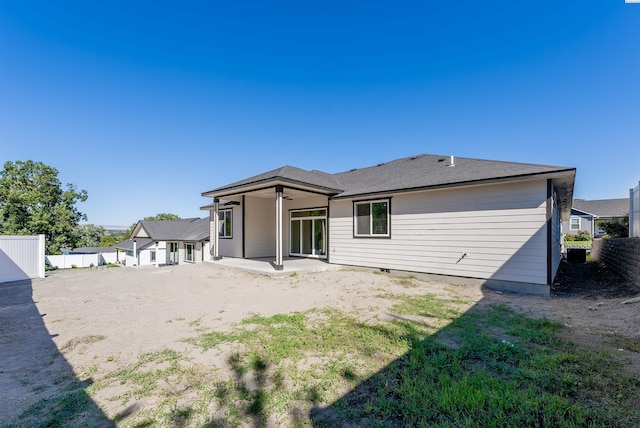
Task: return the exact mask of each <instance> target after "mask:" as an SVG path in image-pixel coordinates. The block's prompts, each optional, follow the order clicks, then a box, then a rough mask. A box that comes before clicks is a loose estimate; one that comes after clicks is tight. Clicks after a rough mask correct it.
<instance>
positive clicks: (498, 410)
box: [309, 305, 640, 427]
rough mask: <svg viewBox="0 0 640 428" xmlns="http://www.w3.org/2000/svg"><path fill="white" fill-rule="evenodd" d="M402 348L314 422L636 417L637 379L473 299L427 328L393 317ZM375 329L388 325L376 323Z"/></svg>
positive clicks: (317, 410)
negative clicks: (437, 327)
mask: <svg viewBox="0 0 640 428" xmlns="http://www.w3.org/2000/svg"><path fill="white" fill-rule="evenodd" d="M395 322H397V323H400V324H401V325H402V326H403V331H402V330H401V331H400V333H399V334H401V335H402V337H403V338H404V339H405V340H406V341H407V343H408V344H409V346H408V348H409V351H408V352H406V353H405V354H403V355H402V356H401V357H399V358H397V359H396V360H394V361H393V362H391V363H390V364H388V365H387V366H385V367H384V368H382V369H381V370H380V371H378V372H376V373H375V374H373V375H372V376H370V377H368V378H366V379H364V380H363V381H362V382H361V383H360V384H358V385H357V386H356V387H355V388H353V389H351V390H350V391H349V392H348V393H346V394H345V395H343V396H342V397H340V398H339V399H337V400H336V401H334V402H333V403H331V404H330V405H328V406H326V407H325V406H321V405H316V406H314V407H312V409H311V410H310V412H309V418H310V420H311V423H312V424H313V426H316V427H354V426H377V427H404V426H443V427H444V426H465V427H483V426H491V425H493V426H536V427H538V426H540V427H541V426H554V427H570V426H591V425H593V426H637V424H638V423H640V408H638V406H637V403H635V400H634V398H633V397H634V396H635V395H636V394H638V393H640V381H638V380H635V379H633V378H632V377H626V376H624V375H623V374H621V364H622V363H621V362H620V361H618V360H616V359H615V358H612V357H611V356H607V355H604V354H603V355H599V354H589V353H587V352H586V351H584V350H581V349H579V348H577V347H575V346H574V345H572V344H571V343H569V342H566V341H564V340H563V339H561V338H559V336H558V335H556V334H555V333H556V331H557V330H559V329H560V328H562V327H561V325H560V324H558V323H555V322H552V321H549V320H546V319H531V318H527V317H525V316H522V315H519V314H517V313H516V312H515V311H513V310H512V309H510V308H508V307H507V306H503V305H476V306H475V307H474V308H472V309H471V310H469V311H467V312H465V313H464V314H463V315H461V316H460V317H458V318H456V319H455V320H453V321H452V322H451V323H450V324H449V325H448V326H446V327H445V328H443V329H441V330H439V331H438V332H437V333H435V334H431V335H428V334H425V333H424V330H423V329H422V325H421V323H420V322H419V321H413V320H409V319H399V318H398V319H397V320H396V321H395ZM376 328H378V329H380V331H381V332H382V333H384V334H390V333H393V332H396V333H398V329H397V328H393V329H389V328H388V326H384V325H382V326H377V327H376Z"/></svg>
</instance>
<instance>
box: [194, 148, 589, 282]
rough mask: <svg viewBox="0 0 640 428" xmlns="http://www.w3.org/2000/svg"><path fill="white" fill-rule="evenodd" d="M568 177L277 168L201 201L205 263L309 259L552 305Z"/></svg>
mask: <svg viewBox="0 0 640 428" xmlns="http://www.w3.org/2000/svg"><path fill="white" fill-rule="evenodd" d="M575 172H576V171H575V168H568V167H558V166H548V165H535V164H525V163H514V162H501V161H490V160H480V159H469V158H454V157H445V156H437V155H418V156H413V157H407V158H402V159H397V160H394V161H391V162H387V163H381V164H378V165H376V166H372V167H368V168H362V169H353V170H350V171H345V172H341V173H336V174H330V173H326V172H322V171H318V170H312V171H307V170H304V169H300V168H296V167H292V166H284V167H282V168H278V169H275V170H272V171H268V172H265V173H262V174H259V175H256V176H254V177H250V178H247V179H244V180H241V181H237V182H235V183H231V184H227V185H224V186H221V187H218V188H215V189H213V190H209V191H206V192H203V193H202V196H204V197H210V198H213V203H212V204H210V205H207V206H205V207H203V209H205V210H209V211H210V223H211V227H210V229H211V237H210V241H211V245H212V250H211V259H212V260H218V259H220V258H221V257H242V258H262V257H269V258H272V260H274V261H275V262H274V267H275V269H282V268H283V263H284V257H285V256H288V257H317V258H321V259H325V260H326V261H327V262H329V263H335V264H339V265H347V266H359V267H367V268H375V269H382V270H384V271H392V270H393V271H398V272H414V273H424V274H438V275H446V276H449V277H452V276H453V277H462V278H478V279H481V280H482V282H483V284H485V285H486V286H489V287H492V288H496V289H505V290H516V291H522V292H530V293H540V294H548V293H549V291H550V285H551V284H552V283H553V279H554V276H555V274H556V271H557V268H558V265H559V263H560V259H561V233H560V221H561V219H562V220H568V219H569V215H570V209H571V200H572V195H573V186H574V180H575Z"/></svg>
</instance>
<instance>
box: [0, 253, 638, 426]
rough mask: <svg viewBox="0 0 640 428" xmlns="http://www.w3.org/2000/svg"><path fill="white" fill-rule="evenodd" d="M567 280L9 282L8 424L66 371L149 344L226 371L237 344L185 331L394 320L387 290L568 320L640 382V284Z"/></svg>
mask: <svg viewBox="0 0 640 428" xmlns="http://www.w3.org/2000/svg"><path fill="white" fill-rule="evenodd" d="M559 278H560V280H559V283H558V284H557V285H556V287H555V289H554V295H553V296H552V297H548V298H547V297H537V296H525V295H517V294H512V293H500V292H494V291H491V290H486V289H482V288H481V287H478V286H452V285H448V284H444V283H434V282H423V281H410V283H411V284H408V282H407V281H404V280H401V279H398V278H397V277H390V276H387V275H383V274H378V273H373V272H367V271H355V270H344V271H337V272H323V273H314V274H301V275H292V276H289V277H283V278H269V277H265V276H258V275H253V274H248V273H242V272H238V271H234V270H230V269H227V268H221V267H217V266H214V265H211V264H201V265H182V266H172V267H162V268H147V269H142V268H141V269H125V268H113V269H104V270H67V271H57V272H54V273H52V274H51V275H49V276H48V277H47V278H46V279H44V280H35V281H33V282H26V283H25V282H23V283H11V284H0V361H1V363H0V364H1V366H0V422H2V423H8V424H11V423H12V421H15V420H16V418H17V417H18V415H20V414H21V413H22V412H23V411H24V409H26V408H27V407H28V406H29V405H32V404H33V403H35V402H37V401H38V400H40V399H42V398H43V397H47V396H51V395H53V394H56V393H58V392H59V391H60V390H61V389H62V388H65V385H66V384H67V383H68V381H69V379H75V380H77V381H80V382H85V383H86V384H90V383H91V382H92V381H93V379H99V378H100V377H101V376H104V375H105V374H106V373H110V372H113V371H114V370H117V369H118V368H119V367H123V366H126V365H128V364H133V363H134V362H136V361H137V359H138V357H139V356H140V355H141V354H143V353H146V352H155V351H160V350H162V349H167V348H169V349H174V350H176V351H179V352H181V353H183V354H184V355H186V356H188V358H189V361H190V362H191V363H193V364H202V365H206V366H209V367H216V368H220V367H224V366H225V364H224V361H226V360H227V359H228V357H229V355H228V353H229V352H231V350H229V349H217V348H214V349H210V350H208V351H203V350H202V349H201V348H197V347H195V346H193V345H192V344H190V343H189V342H186V341H185V339H188V338H193V337H195V336H197V335H198V334H199V333H200V332H203V331H209V330H216V331H228V330H230V329H231V328H232V327H233V325H234V323H237V322H239V321H241V320H242V319H243V318H245V317H247V316H248V315H250V314H260V315H263V316H271V315H274V314H277V313H291V312H293V311H306V310H309V309H313V308H336V309H340V310H343V311H345V312H349V313H355V314H357V315H358V316H360V317H361V318H365V319H366V318H373V317H378V318H388V317H390V314H389V313H388V308H389V307H390V305H391V302H390V301H388V300H385V299H384V298H382V297H381V296H382V295H383V294H386V293H392V294H415V295H418V294H426V293H430V294H435V295H439V296H447V297H451V296H455V297H456V298H461V299H464V300H466V301H469V302H470V304H469V308H471V307H472V306H476V305H479V306H482V305H489V304H494V303H504V304H508V305H510V306H512V307H514V308H516V309H517V310H519V311H521V312H523V313H524V314H525V315H529V316H533V317H547V318H550V319H554V320H558V321H561V322H562V323H563V324H565V325H566V326H567V328H566V329H565V330H564V334H565V335H566V337H567V338H569V339H571V340H573V341H575V342H577V343H578V344H581V345H584V346H586V347H588V348H589V349H609V350H612V349H613V350H615V352H616V353H618V354H619V355H620V356H621V357H623V358H625V359H627V360H628V362H629V363H628V368H629V371H630V372H631V373H633V374H634V375H635V376H637V377H638V378H640V353H639V352H638V350H637V349H636V350H635V351H634V350H629V349H625V347H624V344H626V343H635V344H638V343H640V342H639V340H640V339H639V338H640V302H639V303H628V304H623V302H625V301H627V300H629V299H631V298H633V297H635V296H637V295H639V294H640V287H638V285H636V284H632V283H629V282H625V281H623V280H622V279H621V278H619V277H617V276H615V275H614V274H612V273H611V272H608V271H607V270H606V269H605V268H603V267H602V266H599V265H597V264H593V263H590V264H584V265H563V270H562V272H561V274H560V275H559ZM629 340H631V342H629ZM116 389H117V388H116ZM117 393H118V391H117V390H114V388H106V389H103V390H99V391H98V392H97V395H96V396H95V397H94V401H95V402H96V404H97V406H96V409H95V411H96V412H103V413H104V416H106V418H109V419H113V418H114V417H115V415H119V417H120V418H122V420H126V418H127V417H128V415H132V414H135V413H136V412H138V411H140V410H141V409H144V408H148V407H152V406H153V405H154V404H155V401H154V400H155V398H153V397H151V398H150V397H146V398H141V399H139V400H133V401H131V402H129V403H127V404H126V405H124V406H123V405H122V403H121V402H119V401H114V400H110V399H109V398H110V397H112V396H113V395H116V394H117ZM98 406H99V408H98ZM0 425H2V424H0Z"/></svg>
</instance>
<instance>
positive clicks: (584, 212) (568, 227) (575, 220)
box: [562, 198, 629, 238]
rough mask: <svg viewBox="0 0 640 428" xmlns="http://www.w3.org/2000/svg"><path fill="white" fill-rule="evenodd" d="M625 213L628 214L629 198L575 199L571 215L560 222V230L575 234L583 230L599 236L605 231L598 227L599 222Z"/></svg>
mask: <svg viewBox="0 0 640 428" xmlns="http://www.w3.org/2000/svg"><path fill="white" fill-rule="evenodd" d="M627 214H629V198H620V199H597V200H591V201H586V200H582V199H577V200H574V201H573V205H572V207H571V217H570V218H569V220H567V221H563V222H562V231H563V232H564V233H573V234H577V233H578V232H580V231H583V230H584V231H587V232H589V233H590V234H591V236H593V237H595V238H599V237H601V236H602V235H604V233H605V232H604V230H602V229H601V228H600V226H599V224H600V223H602V222H606V221H611V220H620V219H622V217H624V216H625V215H627Z"/></svg>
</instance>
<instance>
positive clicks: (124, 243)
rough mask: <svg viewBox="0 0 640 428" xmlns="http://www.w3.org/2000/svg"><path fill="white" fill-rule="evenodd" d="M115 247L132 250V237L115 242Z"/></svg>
mask: <svg viewBox="0 0 640 428" xmlns="http://www.w3.org/2000/svg"><path fill="white" fill-rule="evenodd" d="M115 248H118V249H120V250H133V239H125V240H124V241H122V242H120V243H118V244H116V245H115Z"/></svg>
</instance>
